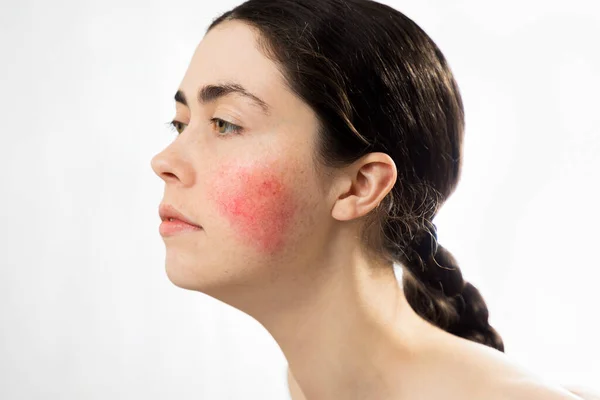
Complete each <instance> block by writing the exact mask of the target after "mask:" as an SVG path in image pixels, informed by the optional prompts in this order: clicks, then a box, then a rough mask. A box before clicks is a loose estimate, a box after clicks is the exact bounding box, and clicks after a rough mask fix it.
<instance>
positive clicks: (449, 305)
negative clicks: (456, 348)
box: [403, 221, 504, 352]
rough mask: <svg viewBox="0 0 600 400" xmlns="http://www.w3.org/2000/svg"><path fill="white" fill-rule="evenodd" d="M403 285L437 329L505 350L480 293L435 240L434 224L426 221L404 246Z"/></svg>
mask: <svg viewBox="0 0 600 400" xmlns="http://www.w3.org/2000/svg"><path fill="white" fill-rule="evenodd" d="M404 250H405V251H404V252H403V254H404V257H403V258H405V259H406V263H405V264H406V269H407V270H408V274H405V275H404V278H403V287H404V288H405V293H406V298H407V300H408V302H409V303H410V304H411V306H412V307H413V308H414V309H415V311H416V312H417V313H418V314H419V315H421V316H422V317H423V318H425V319H427V320H428V321H430V322H431V323H433V324H435V325H437V326H439V327H440V328H442V329H444V330H446V331H448V332H450V333H452V334H455V335H457V336H460V337H463V338H465V339H468V340H472V341H475V342H478V343H481V344H484V345H487V346H490V347H493V348H495V349H497V350H499V351H502V352H504V344H503V342H502V339H501V337H500V335H499V334H498V333H497V332H496V330H494V328H492V327H491V326H490V325H489V323H488V317H489V315H488V309H487V306H486V304H485V301H484V300H483V298H482V297H481V294H480V293H479V291H478V290H477V288H475V286H473V285H471V284H470V283H468V282H465V281H464V280H463V277H462V273H461V271H460V268H459V267H458V264H457V262H456V260H455V259H454V257H453V256H452V254H451V253H450V252H449V251H448V250H446V249H445V248H444V247H442V246H441V245H440V244H438V242H437V228H436V226H435V225H434V224H433V223H431V222H429V221H426V223H425V229H422V230H421V231H419V233H418V234H417V235H415V236H414V238H413V239H412V241H410V242H409V244H408V246H407V247H406V248H405V249H404Z"/></svg>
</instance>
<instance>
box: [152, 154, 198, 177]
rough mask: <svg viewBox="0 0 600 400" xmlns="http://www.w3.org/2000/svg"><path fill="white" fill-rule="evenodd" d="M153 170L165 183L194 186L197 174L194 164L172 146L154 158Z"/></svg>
mask: <svg viewBox="0 0 600 400" xmlns="http://www.w3.org/2000/svg"><path fill="white" fill-rule="evenodd" d="M150 165H151V167H152V170H153V171H154V173H155V174H156V175H158V177H159V178H161V179H162V180H163V181H165V183H180V184H182V185H184V186H191V185H193V184H194V179H195V173H194V167H193V165H192V163H191V162H190V161H188V160H186V158H185V157H184V156H183V155H182V154H179V153H178V152H177V151H175V149H174V148H173V146H172V144H171V145H170V146H168V147H166V148H165V149H164V150H163V151H161V152H160V153H158V154H156V155H155V156H154V157H152V160H151V161H150Z"/></svg>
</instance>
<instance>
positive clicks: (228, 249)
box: [152, 21, 331, 297]
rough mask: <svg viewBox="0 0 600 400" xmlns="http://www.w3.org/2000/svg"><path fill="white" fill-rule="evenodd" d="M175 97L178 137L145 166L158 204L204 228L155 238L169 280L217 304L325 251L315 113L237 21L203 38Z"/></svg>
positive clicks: (325, 214) (325, 212)
mask: <svg viewBox="0 0 600 400" xmlns="http://www.w3.org/2000/svg"><path fill="white" fill-rule="evenodd" d="M207 85H213V86H219V85H230V86H235V87H237V88H239V89H241V88H243V89H244V90H245V91H247V92H248V93H251V94H252V95H254V96H256V97H257V98H259V99H260V100H253V99H252V98H251V97H249V96H244V95H241V94H239V93H236V92H231V93H229V94H226V95H222V96H221V95H220V94H223V93H222V91H220V90H208V91H206V94H207V97H209V98H205V99H204V100H203V101H202V102H199V101H198V93H199V92H200V91H202V89H203V88H205V87H206V86H207ZM179 90H180V91H181V92H183V95H184V96H185V99H186V102H187V106H186V105H184V104H182V103H179V102H176V113H175V118H174V120H176V121H178V122H180V123H181V124H182V125H178V130H179V132H180V135H179V136H177V137H176V139H175V140H174V141H173V142H172V143H171V144H170V145H169V146H168V147H167V148H165V149H164V150H163V151H162V152H160V153H159V154H157V155H156V156H155V157H154V158H153V159H152V168H153V170H154V171H155V172H156V174H158V175H159V176H160V177H161V178H162V179H163V180H164V181H165V191H164V197H163V201H162V203H164V204H170V205H172V206H173V207H175V208H176V209H178V210H179V211H180V212H181V213H182V214H184V215H185V216H187V217H188V218H189V219H191V220H192V222H194V223H195V224H198V225H200V226H202V228H203V229H202V230H197V231H190V232H182V233H178V234H175V235H172V236H164V237H163V239H164V242H165V245H166V253H167V254H166V268H167V275H168V277H169V279H170V280H171V281H172V282H173V283H174V284H176V285H177V286H180V287H184V288H187V289H192V290H199V291H202V292H205V293H210V294H211V295H213V296H217V297H218V296H219V294H221V293H225V291H226V290H228V289H229V290H232V291H235V290H239V288H240V285H244V286H245V287H251V286H256V287H264V286H265V285H264V284H265V283H266V282H268V283H273V282H274V281H275V280H277V279H280V278H282V277H284V276H287V277H288V278H290V277H293V276H294V275H297V274H300V273H301V272H302V271H300V267H302V266H303V265H306V264H307V263H310V260H311V258H310V257H312V258H315V257H317V256H318V252H319V249H322V248H324V241H325V238H326V233H327V226H328V224H330V219H328V218H327V217H328V216H331V213H330V209H329V208H328V206H327V202H326V201H325V198H324V196H325V194H324V193H323V191H322V190H320V188H321V187H323V186H322V183H319V181H318V180H317V176H316V174H315V171H314V165H313V161H312V160H313V158H312V157H313V152H314V145H313V143H314V140H315V137H316V130H317V119H316V115H315V114H314V112H313V111H312V110H311V109H310V108H309V107H308V106H307V105H306V104H305V103H303V102H302V101H301V100H300V99H299V98H297V97H296V96H295V95H294V94H292V93H291V92H290V91H289V90H288V89H287V88H286V87H285V85H284V81H283V77H282V75H281V73H280V72H279V71H278V69H277V67H276V65H275V64H274V63H273V62H272V61H270V60H269V59H267V58H266V57H265V56H263V55H262V53H261V52H260V51H259V50H258V49H257V47H256V33H255V31H253V30H252V29H251V28H250V27H249V26H248V25H246V24H244V23H242V22H237V21H229V22H225V23H222V24H220V25H219V26H217V27H215V28H214V29H213V30H211V31H210V32H209V33H208V34H207V35H206V36H205V37H204V39H203V40H202V41H201V43H200V44H199V45H198V47H197V49H196V51H195V53H194V55H193V58H192V60H191V62H190V65H189V67H188V69H187V71H186V74H185V76H184V78H183V81H182V82H181V85H180V86H179ZM261 101H262V102H263V103H261ZM213 118H218V120H215V121H211V119H213ZM223 121H225V122H223ZM236 126H239V127H241V128H242V131H240V132H239V133H236V129H237V128H236Z"/></svg>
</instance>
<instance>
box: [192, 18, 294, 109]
mask: <svg viewBox="0 0 600 400" xmlns="http://www.w3.org/2000/svg"><path fill="white" fill-rule="evenodd" d="M257 35H258V33H257V31H256V30H255V29H253V28H251V27H250V26H249V25H247V24H245V23H243V22H240V21H226V22H222V23H221V24H219V25H217V26H216V27H214V28H213V29H212V30H211V31H209V32H208V33H207V34H206V35H205V36H204V38H203V39H202V41H201V42H200V44H199V45H198V46H197V47H196V51H195V52H194V55H193V57H192V60H191V61H190V65H189V66H188V69H187V71H186V73H185V76H184V78H183V80H182V82H181V85H180V87H182V88H185V91H186V92H188V91H189V92H190V93H192V92H195V91H196V90H197V88H199V87H202V86H203V85H206V84H217V83H222V82H230V81H232V82H239V83H240V84H242V85H243V86H244V87H245V88H246V89H248V90H249V91H250V92H252V93H256V94H257V95H259V96H260V97H261V98H262V99H263V100H265V101H266V102H267V103H268V104H271V105H274V104H276V103H277V101H276V99H275V98H274V93H275V92H276V91H281V90H285V89H286V88H285V87H284V80H283V76H282V75H281V73H280V72H279V70H278V68H277V65H276V64H275V63H274V62H273V61H271V60H269V59H268V58H266V57H265V56H264V55H263V54H262V53H261V51H260V50H259V49H258V45H257V37H258V36H257ZM190 107H192V108H193V107H194V105H191V104H190Z"/></svg>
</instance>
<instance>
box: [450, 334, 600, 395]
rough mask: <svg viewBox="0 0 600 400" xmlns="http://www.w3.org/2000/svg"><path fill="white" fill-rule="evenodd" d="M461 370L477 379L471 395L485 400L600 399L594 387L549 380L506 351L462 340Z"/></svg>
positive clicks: (472, 380) (469, 376) (471, 386)
mask: <svg viewBox="0 0 600 400" xmlns="http://www.w3.org/2000/svg"><path fill="white" fill-rule="evenodd" d="M458 348H460V353H461V354H462V355H463V357H462V363H464V364H463V365H461V368H460V370H462V371H463V374H465V375H466V377H467V378H469V381H470V382H474V384H473V385H469V386H470V390H469V391H470V396H469V398H477V399H479V398H481V399H484V398H485V399H486V400H600V396H598V394H595V393H592V391H590V390H587V389H583V388H575V387H561V386H559V385H558V384H554V383H552V382H548V381H546V380H545V379H543V378H542V377H541V376H539V375H537V374H535V373H534V372H533V371H531V370H529V369H527V368H526V367H525V366H523V365H521V364H519V363H517V362H515V360H513V359H511V358H510V357H508V356H507V355H506V354H505V353H502V352H499V351H497V350H494V349H492V348H490V347H488V346H484V345H480V344H478V343H474V342H466V341H462V342H461V343H460V344H459V345H458Z"/></svg>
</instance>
